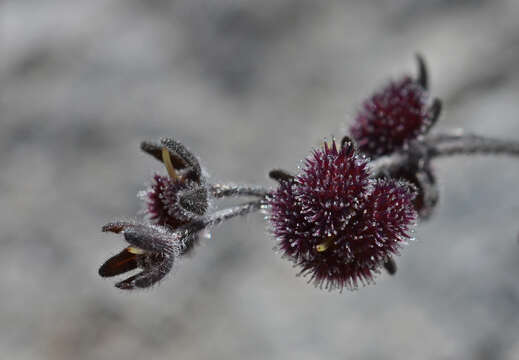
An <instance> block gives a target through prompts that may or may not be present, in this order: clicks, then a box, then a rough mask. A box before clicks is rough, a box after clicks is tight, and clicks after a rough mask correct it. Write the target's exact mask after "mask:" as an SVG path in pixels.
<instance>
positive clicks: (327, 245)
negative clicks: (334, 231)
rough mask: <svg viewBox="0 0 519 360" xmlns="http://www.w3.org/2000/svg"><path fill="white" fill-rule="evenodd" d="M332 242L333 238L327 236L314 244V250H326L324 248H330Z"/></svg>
mask: <svg viewBox="0 0 519 360" xmlns="http://www.w3.org/2000/svg"><path fill="white" fill-rule="evenodd" d="M332 243H333V238H331V237H329V238H328V239H326V240H325V241H323V242H322V243H320V244H317V245H316V246H315V250H317V252H324V251H326V250H328V249H329V248H330V246H331V245H332Z"/></svg>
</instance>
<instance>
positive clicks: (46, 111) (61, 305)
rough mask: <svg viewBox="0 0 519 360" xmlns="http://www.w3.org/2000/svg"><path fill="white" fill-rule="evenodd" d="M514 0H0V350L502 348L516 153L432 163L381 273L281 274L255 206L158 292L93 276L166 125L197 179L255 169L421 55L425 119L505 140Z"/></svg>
mask: <svg viewBox="0 0 519 360" xmlns="http://www.w3.org/2000/svg"><path fill="white" fill-rule="evenodd" d="M518 18H519V2H517V1H515V0H495V1H485V0H478V1H468V0H458V1H444V0H435V1H418V0H400V1H392V2H384V3H382V2H377V1H362V2H361V1H326V2H325V1H321V2H317V1H306V0H303V1H296V0H282V1H280V0H277V1H274V0H257V1H256V0H252V1H237V0H235V1H231V0H217V1H215V0H179V1H165V0H147V1H145V0H92V1H68V0H48V1H30V0H4V1H1V2H0V26H1V27H0V31H1V32H0V166H1V171H0V230H1V235H0V244H1V245H0V246H1V250H2V251H0V271H1V276H0V288H1V294H2V295H1V296H0V309H1V311H0V350H1V354H2V355H1V357H2V358H5V359H10V360H18V359H53V360H59V359H67V360H68V359H92V360H93V359H96V360H97V359H137V358H146V359H172V358H175V359H184V360H188V359H220V358H221V359H300V360H306V359H399V360H400V359H456V360H463V359H482V360H483V359H492V360H498V359H503V360H516V359H519V336H518V334H519V281H518V279H519V244H518V240H517V233H518V232H519V225H518V224H519V222H518V218H519V187H518V184H517V179H518V178H519V162H517V161H516V160H511V159H507V158H500V159H494V158H488V157H487V158H457V159H449V160H442V161H441V162H438V163H437V164H436V168H437V171H438V177H439V178H440V182H441V190H442V194H441V200H440V205H439V207H438V209H437V211H436V214H435V216H434V217H433V218H432V219H431V220H430V221H429V222H428V223H425V224H422V225H421V226H419V227H418V229H417V232H416V237H417V238H418V241H415V242H412V243H411V244H410V246H409V247H408V248H406V249H405V250H404V251H403V256H402V257H400V258H399V259H398V265H399V271H398V273H397V275H396V276H395V277H394V278H390V277H389V276H387V275H385V274H382V275H381V276H380V277H379V279H378V281H377V284H376V285H375V286H371V287H366V288H363V289H361V290H359V291H357V292H353V293H350V292H345V293H342V294H337V293H326V292H321V291H319V290H317V289H315V288H313V287H312V286H309V285H307V284H306V282H305V281H304V280H303V279H300V278H296V277H295V276H294V275H295V272H296V270H295V269H292V268H291V266H290V264H289V263H288V262H286V261H284V260H282V259H280V258H279V256H278V255H277V254H274V253H273V252H272V246H273V243H274V242H273V239H271V238H270V236H269V235H268V234H267V232H266V228H265V225H264V223H263V219H262V216H261V215H251V216H249V217H247V218H246V219H242V220H241V221H240V220H233V221H232V222H230V223H228V224H225V225H224V226H222V227H221V228H219V229H217V230H216V231H214V232H213V237H212V238H211V239H210V240H206V241H204V244H203V245H202V246H201V247H200V248H198V249H197V250H196V254H195V256H193V257H192V258H190V259H188V260H185V261H183V262H182V264H180V265H179V266H177V269H176V271H175V273H174V274H173V275H172V276H170V277H169V278H168V280H167V281H164V282H163V284H162V285H161V286H160V287H157V288H154V289H152V290H149V291H140V292H134V293H125V292H122V291H119V290H117V289H115V288H114V287H113V281H110V280H103V279H100V278H99V277H98V276H97V273H96V272H97V267H98V266H99V265H100V264H101V263H102V262H103V261H104V260H105V259H106V258H107V257H108V256H109V255H110V254H114V253H116V251H118V249H120V248H121V246H123V243H122V239H121V238H120V237H117V236H114V235H108V234H102V233H101V232H100V227H101V225H102V224H104V223H105V222H107V221H110V220H113V219H116V218H119V217H132V216H135V214H136V213H137V211H138V210H139V206H140V204H139V201H138V200H137V198H136V196H135V194H136V192H137V191H138V190H139V189H142V188H143V183H144V182H145V181H147V179H149V175H150V174H151V173H152V171H153V170H157V169H160V167H159V164H158V162H156V161H154V160H153V159H151V158H149V157H147V156H146V155H145V154H142V153H140V152H139V149H138V144H139V142H140V141H141V140H142V139H150V138H157V137H160V136H175V137H176V138H178V139H180V140H182V141H183V142H184V143H185V144H186V145H188V146H189V147H190V148H191V149H194V150H195V152H196V153H198V154H199V155H200V157H201V158H202V161H203V164H204V165H205V167H206V168H207V170H208V171H209V173H210V174H211V179H212V180H213V181H226V180H232V181H236V182H245V183H259V184H268V183H269V180H268V179H267V178H266V175H265V174H267V172H268V171H269V170H270V169H271V168H274V167H283V168H287V169H289V170H292V171H295V170H296V169H297V166H298V165H299V161H300V159H303V158H304V156H306V155H307V154H308V153H309V151H310V149H311V148H312V147H313V146H315V145H316V144H318V143H319V142H320V141H322V139H323V138H324V137H328V138H329V137H330V136H331V135H335V136H337V137H340V136H341V131H342V130H343V129H344V128H346V126H347V124H348V123H349V121H350V120H351V119H352V118H353V115H354V113H355V109H356V108H357V107H358V106H359V104H360V102H361V101H362V99H363V98H364V97H365V96H367V95H369V94H370V93H371V92H372V91H373V90H374V89H375V88H376V87H377V86H380V85H382V84H384V82H385V81H387V80H388V79H389V78H391V77H395V76H398V75H399V74H401V73H403V72H409V71H414V62H413V54H414V52H415V51H420V52H422V53H423V54H424V55H425V56H426V58H427V60H428V63H429V65H430V70H431V73H432V87H433V94H434V95H435V96H438V97H441V98H442V99H444V101H445V113H444V116H443V117H442V119H441V121H440V123H439V124H438V129H439V128H443V129H448V128H454V127H464V128H466V129H469V130H473V131H476V132H479V133H483V134H487V135H491V136H499V137H508V138H515V139H517V138H519V102H518V99H519V66H518V64H519V22H518V21H517V19H518Z"/></svg>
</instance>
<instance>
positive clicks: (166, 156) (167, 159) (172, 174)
mask: <svg viewBox="0 0 519 360" xmlns="http://www.w3.org/2000/svg"><path fill="white" fill-rule="evenodd" d="M162 161H163V162H164V165H166V170H168V174H169V177H170V178H172V179H174V180H178V175H177V172H176V171H175V168H174V167H173V163H172V162H171V155H169V151H168V149H167V148H166V147H163V148H162Z"/></svg>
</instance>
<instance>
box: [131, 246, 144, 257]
mask: <svg viewBox="0 0 519 360" xmlns="http://www.w3.org/2000/svg"><path fill="white" fill-rule="evenodd" d="M128 252H129V253H130V254H134V255H142V254H144V250H142V249H140V248H138V247H134V246H130V247H129V248H128Z"/></svg>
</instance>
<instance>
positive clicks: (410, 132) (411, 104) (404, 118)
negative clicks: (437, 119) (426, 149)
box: [350, 77, 432, 157]
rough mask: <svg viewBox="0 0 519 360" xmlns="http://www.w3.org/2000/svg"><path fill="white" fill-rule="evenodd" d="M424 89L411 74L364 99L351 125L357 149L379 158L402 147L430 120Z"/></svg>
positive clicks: (417, 134) (427, 125) (421, 131)
mask: <svg viewBox="0 0 519 360" xmlns="http://www.w3.org/2000/svg"><path fill="white" fill-rule="evenodd" d="M427 99H428V93H427V91H426V90H425V89H424V88H423V87H422V86H421V85H420V84H419V83H418V82H417V81H415V80H413V79H412V78H411V77H404V78H403V79H401V80H399V81H392V82H390V83H389V85H387V86H386V87H385V88H383V89H382V90H381V91H380V92H377V93H375V94H374V95H373V96H371V97H370V98H369V99H367V100H365V101H364V103H363V104H362V107H361V109H360V111H359V113H358V114H357V117H356V118H355V120H354V122H353V124H352V125H351V127H350V133H351V135H352V137H353V138H354V139H355V141H356V142H357V145H358V147H359V150H360V151H362V152H363V153H365V154H366V155H369V156H370V157H378V156H382V155H386V154H389V153H392V152H394V151H395V150H398V149H400V148H402V147H403V146H404V145H405V144H406V143H407V142H408V141H410V140H413V139H415V138H416V137H418V136H419V135H420V134H423V133H424V132H425V131H426V130H427V129H428V128H429V124H430V122H431V116H432V114H431V112H430V111H429V108H428V106H427Z"/></svg>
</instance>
